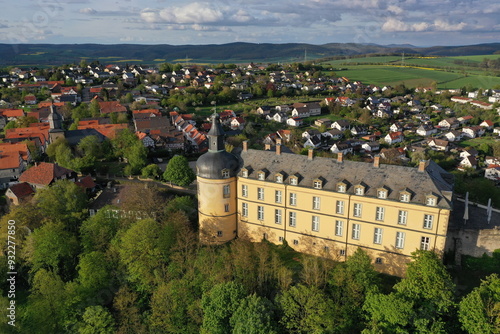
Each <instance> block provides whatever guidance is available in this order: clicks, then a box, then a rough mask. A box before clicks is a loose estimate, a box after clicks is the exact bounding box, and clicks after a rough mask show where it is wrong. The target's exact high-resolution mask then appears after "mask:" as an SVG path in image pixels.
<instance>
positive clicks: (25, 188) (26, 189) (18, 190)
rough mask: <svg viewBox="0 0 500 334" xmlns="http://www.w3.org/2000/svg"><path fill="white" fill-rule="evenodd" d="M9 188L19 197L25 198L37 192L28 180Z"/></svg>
mask: <svg viewBox="0 0 500 334" xmlns="http://www.w3.org/2000/svg"><path fill="white" fill-rule="evenodd" d="M9 189H10V191H12V193H13V194H14V195H16V197H17V198H23V197H26V196H29V195H31V194H33V193H35V191H34V190H33V188H31V186H30V185H29V184H28V183H26V182H22V183H17V184H14V185H12V186H10V188H9Z"/></svg>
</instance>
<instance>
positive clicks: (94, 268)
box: [77, 251, 111, 294]
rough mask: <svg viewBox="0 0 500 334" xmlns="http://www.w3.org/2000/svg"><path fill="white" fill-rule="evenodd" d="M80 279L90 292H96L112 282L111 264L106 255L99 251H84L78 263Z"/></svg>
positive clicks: (85, 288) (87, 291) (83, 286)
mask: <svg viewBox="0 0 500 334" xmlns="http://www.w3.org/2000/svg"><path fill="white" fill-rule="evenodd" d="M77 268H78V281H79V283H80V284H81V286H82V288H83V289H84V290H85V291H86V293H88V294H95V293H97V292H98V291H99V290H101V289H103V288H106V287H108V286H109V285H110V282H111V266H110V263H109V260H108V259H107V258H106V255H105V254H104V253H102V252H99V251H93V252H90V253H84V254H82V255H81V256H80V262H79V264H78V267H77Z"/></svg>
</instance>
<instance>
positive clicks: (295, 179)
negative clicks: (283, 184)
mask: <svg viewBox="0 0 500 334" xmlns="http://www.w3.org/2000/svg"><path fill="white" fill-rule="evenodd" d="M298 183H299V179H298V178H297V177H296V176H293V177H291V178H290V184H291V185H292V186H296V185H297V184H298Z"/></svg>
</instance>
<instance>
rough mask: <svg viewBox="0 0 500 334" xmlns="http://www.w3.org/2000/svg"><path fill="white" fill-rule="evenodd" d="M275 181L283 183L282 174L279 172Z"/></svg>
mask: <svg viewBox="0 0 500 334" xmlns="http://www.w3.org/2000/svg"><path fill="white" fill-rule="evenodd" d="M276 183H283V175H281V174H278V175H276Z"/></svg>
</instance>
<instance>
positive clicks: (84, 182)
mask: <svg viewBox="0 0 500 334" xmlns="http://www.w3.org/2000/svg"><path fill="white" fill-rule="evenodd" d="M75 184H76V185H78V186H80V187H82V188H87V189H92V188H94V187H95V186H96V184H95V182H94V180H93V179H92V177H91V176H90V175H87V176H85V177H82V178H81V179H79V180H78V181H77V182H75Z"/></svg>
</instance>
